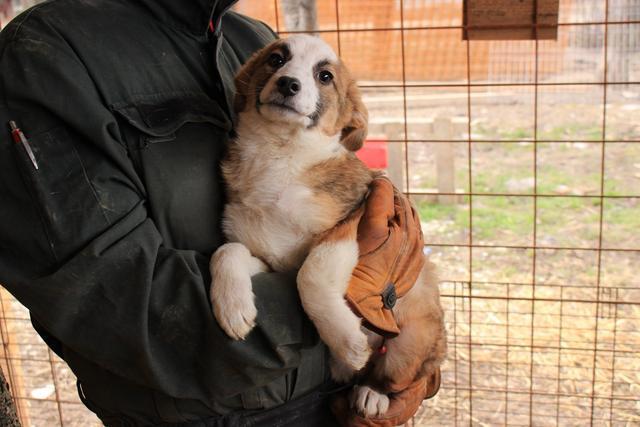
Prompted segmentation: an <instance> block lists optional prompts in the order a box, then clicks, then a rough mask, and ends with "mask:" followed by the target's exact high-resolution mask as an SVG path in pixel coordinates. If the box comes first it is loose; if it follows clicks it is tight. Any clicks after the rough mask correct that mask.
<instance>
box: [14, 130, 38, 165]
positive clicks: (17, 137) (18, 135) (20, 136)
mask: <svg viewBox="0 0 640 427" xmlns="http://www.w3.org/2000/svg"><path fill="white" fill-rule="evenodd" d="M9 127H10V128H11V136H13V140H14V141H15V142H16V143H20V144H22V146H23V147H24V150H25V151H26V152H27V154H28V155H29V158H30V159H31V163H33V167H34V168H36V169H38V162H37V161H36V156H34V155H33V150H31V144H29V140H28V139H27V137H26V136H24V133H23V132H22V130H20V128H19V127H18V126H17V125H16V122H14V121H13V120H10V121H9Z"/></svg>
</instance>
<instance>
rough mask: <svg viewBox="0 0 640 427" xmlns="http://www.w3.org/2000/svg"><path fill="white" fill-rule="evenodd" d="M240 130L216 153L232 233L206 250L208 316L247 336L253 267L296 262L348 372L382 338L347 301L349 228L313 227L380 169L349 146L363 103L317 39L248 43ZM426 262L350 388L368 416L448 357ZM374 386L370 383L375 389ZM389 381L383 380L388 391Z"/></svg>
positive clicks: (308, 306) (355, 199) (358, 200)
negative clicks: (394, 331) (403, 384)
mask: <svg viewBox="0 0 640 427" xmlns="http://www.w3.org/2000/svg"><path fill="white" fill-rule="evenodd" d="M236 88H237V95H236V99H235V105H234V109H235V111H236V113H237V115H238V123H237V127H236V136H235V138H234V139H233V140H232V142H231V145H230V147H229V151H228V156H227V158H226V159H225V161H224V162H223V164H222V173H223V176H224V179H225V181H226V185H227V190H228V203H227V205H226V206H225V211H224V218H223V229H224V232H225V234H226V237H227V239H228V242H229V243H227V244H225V245H223V246H221V247H220V248H219V249H218V250H217V251H216V252H215V253H214V254H213V256H212V258H211V274H212V281H213V283H212V286H211V291H210V297H211V303H212V307H213V312H214V315H215V317H216V319H217V321H218V323H219V324H220V326H221V327H222V328H223V329H224V331H225V332H226V333H227V334H228V335H229V336H230V337H232V338H234V339H243V338H244V337H245V336H246V335H247V334H248V333H249V332H250V331H251V329H252V328H253V326H254V324H255V318H256V307H255V304H254V301H253V299H254V295H253V292H252V289H251V276H253V275H255V274H257V273H259V272H264V271H270V270H275V271H288V270H293V269H299V273H298V279H297V281H298V290H299V293H300V298H301V301H302V304H303V307H304V309H305V311H306V312H307V314H308V315H309V317H310V318H311V320H312V321H313V322H314V324H315V326H316V328H317V330H318V332H319V334H320V336H321V338H322V339H323V341H324V342H325V343H326V344H327V346H328V347H329V349H330V350H331V353H332V356H333V360H332V374H333V376H334V378H335V379H337V380H340V381H347V380H349V379H350V378H351V377H353V375H354V374H355V373H356V372H358V371H360V370H362V368H363V367H364V366H365V365H366V364H367V362H368V361H370V356H371V354H372V348H377V347H379V346H380V345H381V341H382V338H381V337H380V336H378V335H376V334H374V333H372V332H370V331H367V330H365V329H364V328H363V327H362V326H361V325H362V321H361V319H360V318H359V317H357V316H356V315H355V314H354V312H353V311H352V310H351V309H350V308H349V306H348V305H347V303H346V302H345V300H344V295H345V293H346V289H347V285H348V283H349V279H350V277H351V273H352V271H353V269H354V267H355V266H356V264H357V262H358V243H357V241H356V236H355V233H350V234H348V235H345V236H343V238H341V239H339V240H335V239H334V240H333V241H320V243H318V236H320V235H322V234H323V233H325V232H327V231H328V230H330V229H332V228H333V227H335V226H336V224H338V223H340V222H341V221H343V220H344V219H345V218H347V217H348V216H349V215H350V214H351V213H352V212H354V211H355V210H356V209H357V208H358V206H360V205H361V204H362V202H363V200H364V199H365V197H366V195H367V191H368V188H369V184H370V183H371V182H372V180H373V179H374V178H375V177H376V176H377V173H376V172H373V171H371V170H369V169H368V168H367V167H366V166H365V165H364V164H363V163H362V162H361V161H360V160H359V159H358V158H357V157H356V156H355V154H354V152H355V151H357V150H358V149H360V148H361V147H362V144H363V143H364V139H365V137H366V134H367V119H368V113H367V110H366V108H365V106H364V105H363V103H362V100H361V97H360V92H359V90H358V87H357V85H356V82H355V81H354V79H353V78H352V77H351V75H350V74H349V71H348V70H347V68H346V67H345V65H344V64H343V63H342V61H341V60H340V59H339V58H338V57H337V56H336V54H335V53H334V52H333V50H332V49H331V48H330V47H329V46H328V45H327V44H326V43H324V42H323V41H322V40H321V39H319V38H316V37H311V36H307V35H296V36H294V37H290V38H288V39H284V40H277V41H275V42H273V43H271V44H270V45H269V46H267V47H265V48H264V49H262V50H261V51H259V52H258V53H256V54H255V55H254V56H253V57H252V58H251V59H250V60H249V61H248V62H247V63H246V64H245V65H244V66H243V67H242V69H241V70H240V72H239V73H238V75H237V76H236ZM432 270H433V268H432V265H431V264H429V263H428V262H427V263H426V266H425V268H424V269H423V271H422V273H421V275H420V277H419V279H418V281H417V283H416V284H415V285H414V287H413V288H412V289H411V290H410V291H409V292H408V293H407V294H406V295H405V296H404V297H403V298H401V299H400V300H399V301H398V303H397V304H396V305H395V307H394V315H395V318H396V321H397V324H398V326H399V328H400V330H401V333H400V335H398V336H397V337H396V338H394V339H391V340H387V342H386V349H387V353H386V354H385V355H384V356H379V355H377V356H376V357H373V358H371V361H370V363H369V368H368V369H367V372H369V373H368V375H367V378H366V379H365V380H364V383H362V385H360V386H358V387H357V388H356V389H355V392H354V393H352V399H353V402H352V404H353V405H354V406H355V407H356V409H357V410H358V411H359V412H360V413H362V414H364V415H366V416H373V415H382V414H384V412H385V411H386V410H387V408H388V404H389V400H388V397H387V395H386V394H385V393H386V392H389V391H393V387H390V386H387V387H385V384H387V385H389V384H397V379H398V378H409V379H413V378H415V377H417V376H419V375H425V374H427V373H429V372H432V371H434V370H436V369H437V368H438V367H439V365H440V363H441V361H442V359H443V356H444V352H445V344H444V342H445V340H444V328H443V315H442V309H441V308H440V303H439V296H438V289H437V284H436V280H435V277H434V274H433V271H432ZM374 386H375V388H374ZM385 388H386V390H385Z"/></svg>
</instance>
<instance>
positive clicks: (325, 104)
mask: <svg viewBox="0 0 640 427" xmlns="http://www.w3.org/2000/svg"><path fill="white" fill-rule="evenodd" d="M235 83H236V98H235V105H234V108H235V111H236V113H237V114H238V115H242V114H243V113H249V112H255V113H257V115H258V117H259V118H260V119H262V120H266V121H270V122H277V123H281V124H282V125H283V126H288V127H300V128H301V129H303V130H305V129H306V130H319V131H321V132H323V133H324V134H326V135H327V136H329V137H333V136H336V135H340V136H339V138H340V141H341V143H342V144H343V145H344V146H345V147H346V148H347V149H348V150H351V151H356V150H358V149H359V148H360V147H362V144H363V142H364V139H365V138H366V136H367V119H368V113H367V109H366V108H365V106H364V104H363V103H362V99H361V96H360V91H359V90H358V86H357V84H356V82H355V80H354V79H353V78H352V77H351V74H350V73H349V70H348V69H347V68H346V67H345V65H344V64H343V63H342V61H341V60H340V59H339V58H338V57H337V56H336V54H335V53H334V52H333V50H332V49H331V48H330V47H329V45H327V44H326V43H325V42H324V41H322V40H321V39H320V38H317V37H312V36H308V35H296V36H293V37H289V38H287V39H282V40H276V41H275V42H273V43H271V44H270V45H268V46H266V47H265V48H264V49H262V50H260V51H259V52H257V53H256V54H255V55H254V56H253V57H251V59H250V60H249V61H248V62H247V63H246V64H245V65H244V66H243V67H242V68H241V69H240V72H239V73H238V75H237V76H236V81H235Z"/></svg>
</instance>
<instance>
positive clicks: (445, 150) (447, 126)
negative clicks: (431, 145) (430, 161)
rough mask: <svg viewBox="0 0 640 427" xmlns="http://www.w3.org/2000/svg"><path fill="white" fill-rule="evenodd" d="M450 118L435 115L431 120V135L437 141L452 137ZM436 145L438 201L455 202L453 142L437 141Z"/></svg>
mask: <svg viewBox="0 0 640 427" xmlns="http://www.w3.org/2000/svg"><path fill="white" fill-rule="evenodd" d="M452 129H453V127H452V126H451V120H450V119H449V118H446V117H436V119H435V121H434V122H433V136H434V138H435V139H436V140H439V141H450V140H451V139H452V136H453V135H452ZM435 145H436V176H437V180H438V193H449V194H440V195H438V202H439V203H442V204H445V205H450V204H453V203H455V202H456V196H455V194H454V193H455V192H456V170H455V155H454V152H453V143H450V142H437V143H435Z"/></svg>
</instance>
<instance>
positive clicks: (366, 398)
mask: <svg viewBox="0 0 640 427" xmlns="http://www.w3.org/2000/svg"><path fill="white" fill-rule="evenodd" d="M349 403H350V404H351V407H352V408H354V409H355V410H356V411H357V412H358V413H359V414H360V415H362V416H363V417H365V418H367V417H380V416H382V415H384V414H385V413H386V412H387V410H388V409H389V397H388V396H387V395H386V394H382V393H378V392H377V391H375V390H374V389H372V388H371V387H368V386H366V385H356V386H354V387H353V390H352V391H351V394H350V396H349Z"/></svg>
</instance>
